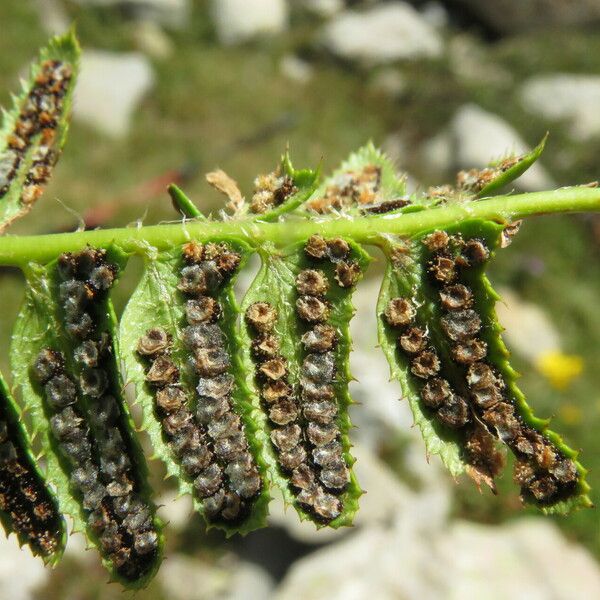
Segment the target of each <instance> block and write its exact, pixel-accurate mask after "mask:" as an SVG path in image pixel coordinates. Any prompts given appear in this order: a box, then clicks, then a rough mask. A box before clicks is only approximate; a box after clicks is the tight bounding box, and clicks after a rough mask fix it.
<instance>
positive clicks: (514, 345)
mask: <svg viewBox="0 0 600 600" xmlns="http://www.w3.org/2000/svg"><path fill="white" fill-rule="evenodd" d="M499 294H500V297H501V298H502V299H501V301H500V302H498V303H497V304H496V312H497V313H498V320H499V321H500V323H502V327H504V329H505V331H504V333H503V334H502V336H503V337H504V338H506V341H507V343H508V345H509V346H510V348H511V350H514V351H515V352H517V353H518V354H520V355H521V356H522V357H523V358H526V359H528V360H529V361H531V362H532V363H535V362H536V361H537V359H538V358H539V357H540V356H542V355H543V354H548V353H551V352H559V351H560V347H561V344H560V335H559V333H558V331H557V329H556V327H555V326H554V325H553V323H552V321H551V320H550V318H549V317H548V315H547V314H546V313H545V312H544V311H543V310H542V309H541V308H540V307H539V306H537V305H536V304H532V303H531V302H525V301H524V300H522V299H521V298H519V297H518V296H517V295H516V294H515V293H514V292H513V291H511V290H510V289H508V288H503V289H501V290H499Z"/></svg>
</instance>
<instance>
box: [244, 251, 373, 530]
mask: <svg viewBox="0 0 600 600" xmlns="http://www.w3.org/2000/svg"><path fill="white" fill-rule="evenodd" d="M350 247H351V253H352V258H353V259H354V260H356V261H357V262H358V264H359V266H360V268H361V270H362V271H364V269H365V268H366V266H367V264H368V262H369V255H368V254H366V253H365V251H364V250H363V249H362V248H361V247H360V246H358V245H356V244H353V243H351V244H350ZM260 256H261V260H262V264H261V268H260V271H259V272H258V274H257V276H256V278H255V279H254V281H253V282H252V284H251V286H250V288H249V289H248V291H247V293H246V295H245V297H244V300H243V302H242V313H243V314H245V312H246V310H247V309H248V307H249V306H251V305H252V304H254V303H256V302H268V303H269V304H271V305H272V306H273V307H274V308H275V309H276V311H277V314H278V319H277V323H276V325H275V335H276V337H277V338H278V339H279V342H280V345H281V348H280V354H281V355H282V356H283V357H284V358H285V359H286V362H287V368H288V382H289V384H290V385H291V386H292V387H293V388H295V389H298V384H299V380H300V366H301V364H302V361H303V358H304V357H305V356H306V352H305V351H304V350H303V347H302V344H301V343H300V337H301V336H302V334H303V333H304V332H305V331H306V330H307V329H308V327H307V326H306V325H305V324H303V323H302V322H301V321H300V320H299V318H298V316H297V314H296V310H295V306H296V299H297V298H298V293H297V291H296V285H295V281H296V277H297V275H298V273H299V272H300V271H301V270H303V269H306V268H319V269H322V270H323V271H324V272H325V274H326V276H327V278H328V280H329V281H330V287H329V291H328V292H327V295H326V299H327V300H328V301H329V302H330V304H331V314H330V316H329V318H328V319H327V323H328V324H331V325H332V326H333V327H334V328H335V329H336V330H337V331H338V335H339V342H338V345H337V347H336V350H335V368H336V373H337V376H336V379H335V382H334V387H335V399H336V402H337V404H338V410H339V415H338V417H337V420H336V423H337V425H338V427H339V429H340V432H341V443H342V447H343V451H344V458H345V460H346V463H347V464H348V465H349V466H350V467H351V466H352V464H353V463H354V458H353V457H352V456H351V454H350V448H351V443H350V440H349V431H350V429H351V427H352V424H351V422H350V418H349V416H348V407H349V406H350V404H351V403H352V400H351V398H350V395H349V393H348V382H349V381H350V380H351V374H350V372H349V352H350V347H351V340H350V337H349V323H350V319H351V318H352V316H353V315H354V307H353V306H352V301H351V295H352V288H341V287H339V286H337V285H335V283H334V280H333V265H331V264H329V265H327V264H325V263H319V264H314V263H312V262H311V261H309V260H308V259H307V256H306V254H305V252H304V244H294V245H293V246H290V247H286V248H282V249H279V248H275V247H268V248H267V247H263V248H261V250H260ZM253 337H254V334H253V331H252V329H251V327H250V326H249V325H248V323H246V322H245V321H244V322H243V323H242V324H241V333H240V338H241V342H242V344H241V347H242V361H243V365H244V369H245V371H246V373H247V380H246V383H247V388H248V390H249V393H250V397H251V402H252V405H253V408H254V411H253V418H254V419H255V421H256V423H257V424H258V429H259V431H260V439H261V443H262V446H263V452H264V456H265V459H266V461H267V464H268V467H269V476H270V478H271V480H272V481H273V483H274V484H275V485H276V486H277V487H278V488H279V489H280V490H281V492H282V494H283V498H284V501H285V502H286V504H291V505H292V506H294V508H295V509H296V511H297V512H298V515H299V516H300V518H301V519H302V520H305V519H308V520H312V521H314V522H315V523H316V524H317V526H318V527H320V526H322V523H321V522H319V520H318V519H315V517H314V516H313V515H312V514H311V513H309V512H308V511H307V510H305V509H304V508H303V507H302V505H300V504H299V502H298V501H297V498H296V495H295V493H294V491H293V488H292V487H291V486H290V482H289V477H288V476H287V475H286V474H285V472H284V471H283V470H282V469H281V467H280V466H279V462H278V458H277V455H276V452H275V450H274V448H273V445H272V443H271V439H270V432H271V430H272V428H271V425H270V422H269V420H268V418H267V415H266V414H265V412H264V409H263V407H262V406H261V400H260V395H259V392H258V387H257V380H256V377H255V374H254V373H255V369H256V362H255V360H254V359H253V356H252V353H251V351H250V347H251V343H252V339H253ZM362 493H363V492H362V490H361V489H360V487H359V485H358V482H357V480H356V478H355V476H354V473H353V472H352V471H351V479H350V483H349V485H348V487H347V488H346V490H345V491H344V492H343V493H342V494H341V495H340V496H339V499H340V500H341V502H342V504H343V511H342V513H341V514H340V515H339V516H338V517H337V518H335V519H334V520H332V521H330V522H329V523H328V526H330V527H332V528H338V527H342V526H348V525H351V524H352V521H353V518H354V515H355V513H356V511H357V510H358V499H359V497H360V496H361V495H362Z"/></svg>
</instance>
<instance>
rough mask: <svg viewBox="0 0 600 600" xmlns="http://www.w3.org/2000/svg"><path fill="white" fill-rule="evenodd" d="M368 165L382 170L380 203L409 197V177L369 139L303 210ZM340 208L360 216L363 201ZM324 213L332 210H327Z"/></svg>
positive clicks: (349, 213)
mask: <svg viewBox="0 0 600 600" xmlns="http://www.w3.org/2000/svg"><path fill="white" fill-rule="evenodd" d="M365 167H376V168H378V169H379V181H378V185H377V193H376V202H377V203H380V202H385V201H388V200H395V199H397V198H399V197H404V196H406V177H404V176H399V175H398V172H397V170H396V168H395V167H394V165H393V164H392V162H391V161H390V160H389V159H388V158H387V156H386V155H385V154H384V153H383V152H382V151H381V150H378V149H377V148H376V147H375V146H374V145H373V143H372V142H369V143H368V144H366V145H365V146H363V147H362V148H360V149H359V150H357V151H356V152H354V153H352V154H351V155H350V156H349V157H348V158H347V159H346V160H345V161H344V162H342V164H341V165H340V166H339V167H338V168H337V169H336V170H335V171H334V172H333V173H332V174H331V175H330V176H329V177H327V178H326V179H325V180H324V181H323V182H322V183H321V185H319V187H318V188H317V189H316V190H315V192H314V194H312V195H311V197H310V199H309V200H308V205H307V204H306V203H305V204H304V205H303V207H302V208H303V210H302V211H300V212H302V213H304V214H305V213H306V212H307V209H308V212H309V213H312V212H313V211H312V210H310V207H311V206H314V203H315V202H316V201H318V199H320V198H323V197H324V196H325V195H326V194H327V191H328V189H330V188H340V189H343V188H344V187H345V186H347V185H348V176H349V175H356V174H360V173H361V172H362V171H363V169H365ZM336 210H339V211H340V212H341V213H343V214H344V215H360V214H362V207H361V205H360V203H357V202H356V201H353V202H352V203H351V204H348V205H345V206H343V207H341V208H340V209H336ZM324 212H331V210H329V209H328V210H326V211H324Z"/></svg>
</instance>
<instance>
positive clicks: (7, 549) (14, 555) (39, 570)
mask: <svg viewBox="0 0 600 600" xmlns="http://www.w3.org/2000/svg"><path fill="white" fill-rule="evenodd" d="M49 573H50V571H49V570H46V569H45V568H44V563H43V562H42V561H41V560H40V559H39V558H35V557H34V556H33V555H32V554H31V552H30V550H29V548H28V547H27V546H23V548H19V544H18V542H17V538H16V537H15V536H14V535H11V536H10V537H9V538H7V537H5V535H4V530H2V531H0V590H1V591H0V598H7V599H8V598H10V600H30V599H33V598H34V597H37V594H36V593H35V589H36V588H37V587H39V586H41V585H43V584H44V582H45V581H46V580H47V579H48V575H49Z"/></svg>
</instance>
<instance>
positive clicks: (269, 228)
mask: <svg viewBox="0 0 600 600" xmlns="http://www.w3.org/2000/svg"><path fill="white" fill-rule="evenodd" d="M577 212H600V189H597V188H590V187H585V186H581V187H571V188H562V189H559V190H556V191H549V192H535V193H529V194H518V195H507V196H497V197H495V198H491V199H488V200H481V201H476V202H470V203H464V204H453V205H443V206H441V207H439V208H432V209H428V210H422V211H419V212H412V213H406V214H394V215H388V216H386V215H381V216H371V217H358V218H354V219H344V218H337V219H335V218H334V219H332V218H324V219H322V220H320V219H319V218H316V217H315V218H312V219H305V220H293V219H290V220H287V221H279V222H276V223H264V222H260V221H252V222H251V221H233V220H231V221H224V222H221V221H199V220H194V221H184V222H178V223H173V224H163V225H152V226H147V227H138V228H131V227H125V228H118V229H98V230H93V231H83V232H76V233H61V234H50V235H35V236H10V235H9V236H4V237H2V238H0V265H11V266H19V267H23V266H25V265H26V264H27V263H28V262H30V261H35V262H42V263H43V262H47V261H49V260H51V259H53V258H55V257H56V256H57V255H58V254H61V253H63V252H73V251H77V250H80V249H81V248H83V247H85V246H86V245H88V244H89V245H91V246H97V247H101V246H102V247H107V246H109V245H110V244H116V245H117V246H119V247H120V248H121V249H122V250H123V251H125V252H127V253H141V252H144V249H145V248H146V247H147V246H152V247H155V248H158V249H165V248H170V247H172V246H173V245H175V244H178V243H184V242H185V241H187V240H189V239H191V238H195V239H203V238H222V239H227V238H232V237H235V238H238V239H240V238H241V239H244V240H245V241H247V242H248V243H250V244H253V245H258V244H261V243H264V242H272V243H275V244H281V245H287V244H289V243H292V242H295V241H300V240H303V239H306V238H308V237H309V236H310V235H312V234H314V233H320V234H321V235H323V236H325V237H334V236H342V237H348V238H352V239H354V240H355V241H356V242H359V243H366V244H379V243H380V242H381V239H382V236H385V235H386V234H388V235H400V236H411V235H414V234H416V233H418V232H419V231H423V230H426V229H435V228H440V229H443V228H444V227H448V226H450V225H452V224H455V223H458V222H461V221H464V220H468V219H485V220H491V221H496V222H500V223H503V222H504V223H510V222H512V221H515V220H517V219H521V218H523V217H527V216H532V215H542V214H553V213H577Z"/></svg>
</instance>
